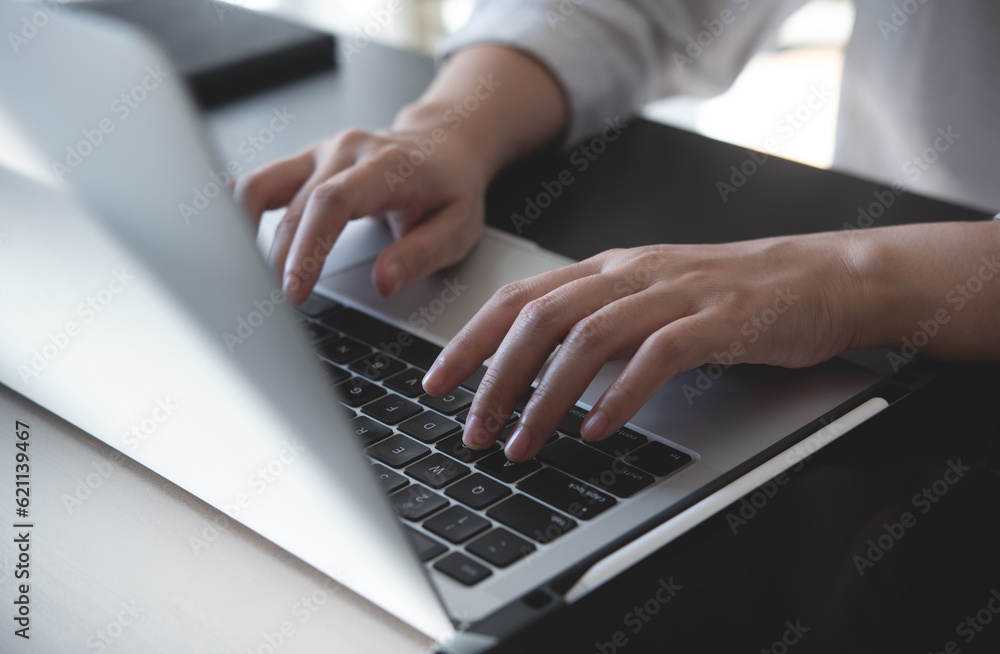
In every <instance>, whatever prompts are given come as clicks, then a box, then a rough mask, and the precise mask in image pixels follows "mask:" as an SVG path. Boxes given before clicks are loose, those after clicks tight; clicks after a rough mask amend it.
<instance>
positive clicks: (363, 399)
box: [337, 377, 385, 406]
mask: <svg viewBox="0 0 1000 654" xmlns="http://www.w3.org/2000/svg"><path fill="white" fill-rule="evenodd" d="M337 391H338V392H339V393H340V401H341V402H343V403H344V404H347V405H349V406H361V405H362V404H366V403H367V402H371V401H372V400H374V399H375V398H378V397H382V396H383V395H385V389H384V388H379V387H378V386H376V385H375V384H373V383H371V382H370V381H367V380H365V379H361V378H360V377H351V378H350V379H348V380H347V381H345V382H343V383H341V384H340V385H339V386H337Z"/></svg>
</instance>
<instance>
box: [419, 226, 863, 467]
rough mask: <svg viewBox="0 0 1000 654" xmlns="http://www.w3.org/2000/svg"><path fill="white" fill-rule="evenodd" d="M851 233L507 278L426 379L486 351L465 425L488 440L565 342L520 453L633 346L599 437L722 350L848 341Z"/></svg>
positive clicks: (801, 354) (596, 261)
mask: <svg viewBox="0 0 1000 654" xmlns="http://www.w3.org/2000/svg"><path fill="white" fill-rule="evenodd" d="M852 243H853V239H852V238H851V235H850V233H846V232H844V233H829V234H815V235H807V236H796V237H786V238H774V239H765V240H759V241H746V242H740V243H729V244H723V245H678V246H674V245H654V246H649V247H641V248H634V249H628V250H609V251H607V252H603V253H601V254H599V255H597V256H595V257H592V258H590V259H587V260H585V261H582V262H580V263H576V264H573V265H570V266H567V267H565V268H560V269H557V270H553V271H551V272H548V273H544V274H542V275H538V276H536V277H532V278H530V279H526V280H524V281H520V282H516V283H513V284H509V285H507V286H505V287H503V288H501V289H500V290H499V291H498V292H497V293H496V294H494V296H493V297H492V299H491V300H490V301H489V302H487V303H486V305H485V306H484V307H483V308H482V309H481V310H480V311H479V312H478V313H477V314H476V315H475V317H473V319H472V320H471V321H470V322H469V323H468V325H466V326H465V328H464V329H462V331H461V332H460V333H459V334H458V335H457V336H455V338H454V339H452V341H451V342H450V343H449V344H448V345H447V347H445V349H444V351H443V352H442V354H441V356H440V358H439V359H438V360H437V362H436V363H435V364H434V366H432V367H431V369H430V370H429V371H428V374H427V375H426V376H425V378H424V388H425V390H427V392H428V393H431V394H432V395H442V394H444V393H447V392H449V391H451V390H452V389H454V388H455V387H456V386H458V385H459V384H460V383H461V382H462V381H464V380H465V379H466V378H467V377H468V376H469V375H471V374H472V373H473V372H475V371H476V370H477V369H478V368H479V366H480V365H481V363H482V362H483V361H485V360H486V359H487V358H489V357H490V356H493V361H492V363H491V365H490V367H489V370H488V372H487V373H486V375H485V377H484V378H483V380H482V383H481V384H480V386H479V390H478V392H477V393H476V397H475V399H474V400H473V403H472V407H471V411H470V414H469V417H468V418H467V420H466V427H465V435H464V441H465V443H466V444H467V445H468V446H469V447H472V448H475V449H481V448H485V447H488V446H489V445H491V444H492V443H494V442H495V441H496V438H497V436H498V435H499V434H500V432H501V430H502V429H503V427H504V423H505V422H506V418H507V417H509V416H510V415H511V414H512V412H513V411H514V407H515V405H516V403H517V401H518V399H519V398H520V397H521V396H522V395H523V394H524V393H525V392H526V391H527V390H528V388H529V387H530V385H531V382H532V381H533V380H534V379H535V378H536V377H537V376H538V373H539V371H540V370H541V369H542V366H543V365H544V364H545V362H546V360H547V359H548V358H549V356H550V355H551V354H552V352H553V350H554V349H555V348H556V347H557V346H560V344H561V346H560V347H559V349H558V352H556V354H555V357H554V358H553V360H552V362H551V365H550V366H549V367H548V368H547V369H546V371H545V374H544V375H543V376H542V378H541V380H540V381H539V383H538V387H537V390H536V391H535V392H534V394H533V395H532V396H531V399H530V400H529V401H528V404H527V406H526V407H525V409H524V411H523V413H522V415H521V418H520V420H519V423H518V426H517V428H516V429H515V431H514V433H513V434H512V435H511V437H510V438H509V439H508V441H507V445H506V454H507V457H508V458H509V459H510V460H512V461H526V460H528V459H530V458H532V457H533V456H534V455H535V454H537V453H538V451H539V450H540V449H541V447H542V446H543V445H544V444H545V442H546V441H547V440H548V438H549V437H550V436H551V435H552V434H553V433H554V432H555V430H556V428H557V426H558V424H559V422H560V421H561V419H562V418H563V416H564V415H565V414H566V412H567V411H568V410H569V409H570V408H571V407H572V406H573V405H574V404H575V403H576V402H577V401H578V400H579V398H580V396H581V395H582V394H583V392H584V390H585V389H586V388H587V386H588V384H589V383H590V382H591V381H592V380H593V379H594V377H595V376H596V375H597V373H598V371H599V370H600V368H601V366H602V365H604V363H605V362H607V361H610V360H614V359H617V358H622V357H626V356H628V355H634V356H632V359H631V361H629V363H628V365H627V366H626V368H625V369H624V371H623V372H622V373H621V374H620V375H619V376H618V378H617V379H616V380H615V381H614V382H613V383H612V384H611V386H610V387H609V388H608V389H607V390H606V391H605V392H604V394H603V395H602V396H601V398H600V400H598V402H597V403H596V404H595V405H594V407H593V409H592V410H591V411H590V413H589V415H588V417H587V418H586V420H585V421H584V424H583V430H582V432H583V436H584V438H586V439H587V440H600V439H602V438H605V437H607V436H608V435H610V434H612V433H614V431H615V430H617V429H618V428H619V427H621V426H622V425H623V424H625V423H626V422H627V421H628V420H629V418H631V417H632V416H633V415H634V414H635V412H636V411H638V410H639V408H640V407H642V405H643V404H644V403H645V402H646V401H648V400H649V399H650V398H651V397H652V396H653V395H654V394H655V393H656V392H657V391H658V390H659V389H660V388H661V387H662V386H663V385H664V384H666V383H667V382H668V381H669V380H670V379H671V378H672V377H673V376H674V375H676V374H677V373H679V372H682V371H685V370H690V369H692V368H695V367H697V366H699V365H701V364H704V363H708V362H713V361H716V360H717V359H722V360H724V361H725V362H726V363H734V362H746V363H768V364H774V365H779V366H786V367H801V366H808V365H812V364H815V363H818V362H820V361H824V360H826V359H828V358H830V357H832V356H834V355H836V354H838V353H839V352H841V351H843V350H844V349H846V348H848V347H850V346H852V344H853V343H854V341H855V340H856V337H857V329H858V324H857V323H858V319H857V314H858V304H857V303H858V302H859V300H861V299H862V298H863V295H864V293H863V286H862V284H860V283H859V281H858V279H859V275H858V274H857V271H856V270H855V269H854V268H855V267H854V265H853V263H852V262H853V261H854V260H855V257H854V256H852V250H851V248H852Z"/></svg>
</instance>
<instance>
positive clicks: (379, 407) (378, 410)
mask: <svg viewBox="0 0 1000 654" xmlns="http://www.w3.org/2000/svg"><path fill="white" fill-rule="evenodd" d="M361 411H362V412H363V413H367V414H368V415H370V416H371V417H373V418H375V419H376V420H380V421H382V422H384V423H385V424H387V425H394V424H396V423H397V422H400V421H403V420H406V419H407V418H412V417H413V416H415V415H417V414H418V413H420V411H421V408H420V407H419V406H417V405H416V404H414V403H413V402H410V401H409V400H408V399H406V398H405V397H400V396H398V395H386V396H385V397H383V398H381V399H378V400H375V401H374V402H372V403H371V404H368V405H366V406H365V407H364V408H363V409H361Z"/></svg>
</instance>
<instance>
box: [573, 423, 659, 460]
mask: <svg viewBox="0 0 1000 654" xmlns="http://www.w3.org/2000/svg"><path fill="white" fill-rule="evenodd" d="M648 441H649V439H648V438H646V437H645V436H643V435H642V434H640V433H639V432H637V431H632V430H631V429H629V428H628V427H622V428H621V429H619V430H618V431H616V432H615V433H613V434H611V435H610V436H608V437H607V438H605V439H604V440H603V441H597V442H594V443H591V442H588V441H584V442H585V443H587V445H590V446H591V447H596V448H597V449H599V450H601V451H602V452H606V453H607V454H610V455H611V456H616V457H617V456H625V455H626V454H628V453H629V452H631V451H632V450H636V449H639V448H640V447H642V446H643V445H645V444H646V443H647V442H648ZM630 463H631V461H630Z"/></svg>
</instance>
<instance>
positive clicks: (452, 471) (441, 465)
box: [406, 452, 469, 488]
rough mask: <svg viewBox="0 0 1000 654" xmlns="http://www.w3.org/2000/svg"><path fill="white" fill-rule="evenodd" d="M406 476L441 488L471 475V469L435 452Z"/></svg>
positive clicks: (418, 463) (417, 464)
mask: <svg viewBox="0 0 1000 654" xmlns="http://www.w3.org/2000/svg"><path fill="white" fill-rule="evenodd" d="M406 474H408V475H410V476H411V477H416V478H417V479H419V480H421V481H422V482H424V483H425V484H427V485H428V486H430V487H431V488H441V487H443V486H447V485H448V484H450V483H451V482H453V481H455V480H456V479H461V478H462V477H464V476H465V475H467V474H469V469H468V468H467V467H465V466H463V465H462V464H461V463H459V462H458V461H456V460H455V459H452V458H450V457H447V456H445V455H443V454H441V453H440V452H435V453H434V454H431V455H430V456H429V457H427V458H425V459H423V460H421V461H418V462H416V463H414V464H413V465H411V466H410V467H409V468H407V469H406Z"/></svg>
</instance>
